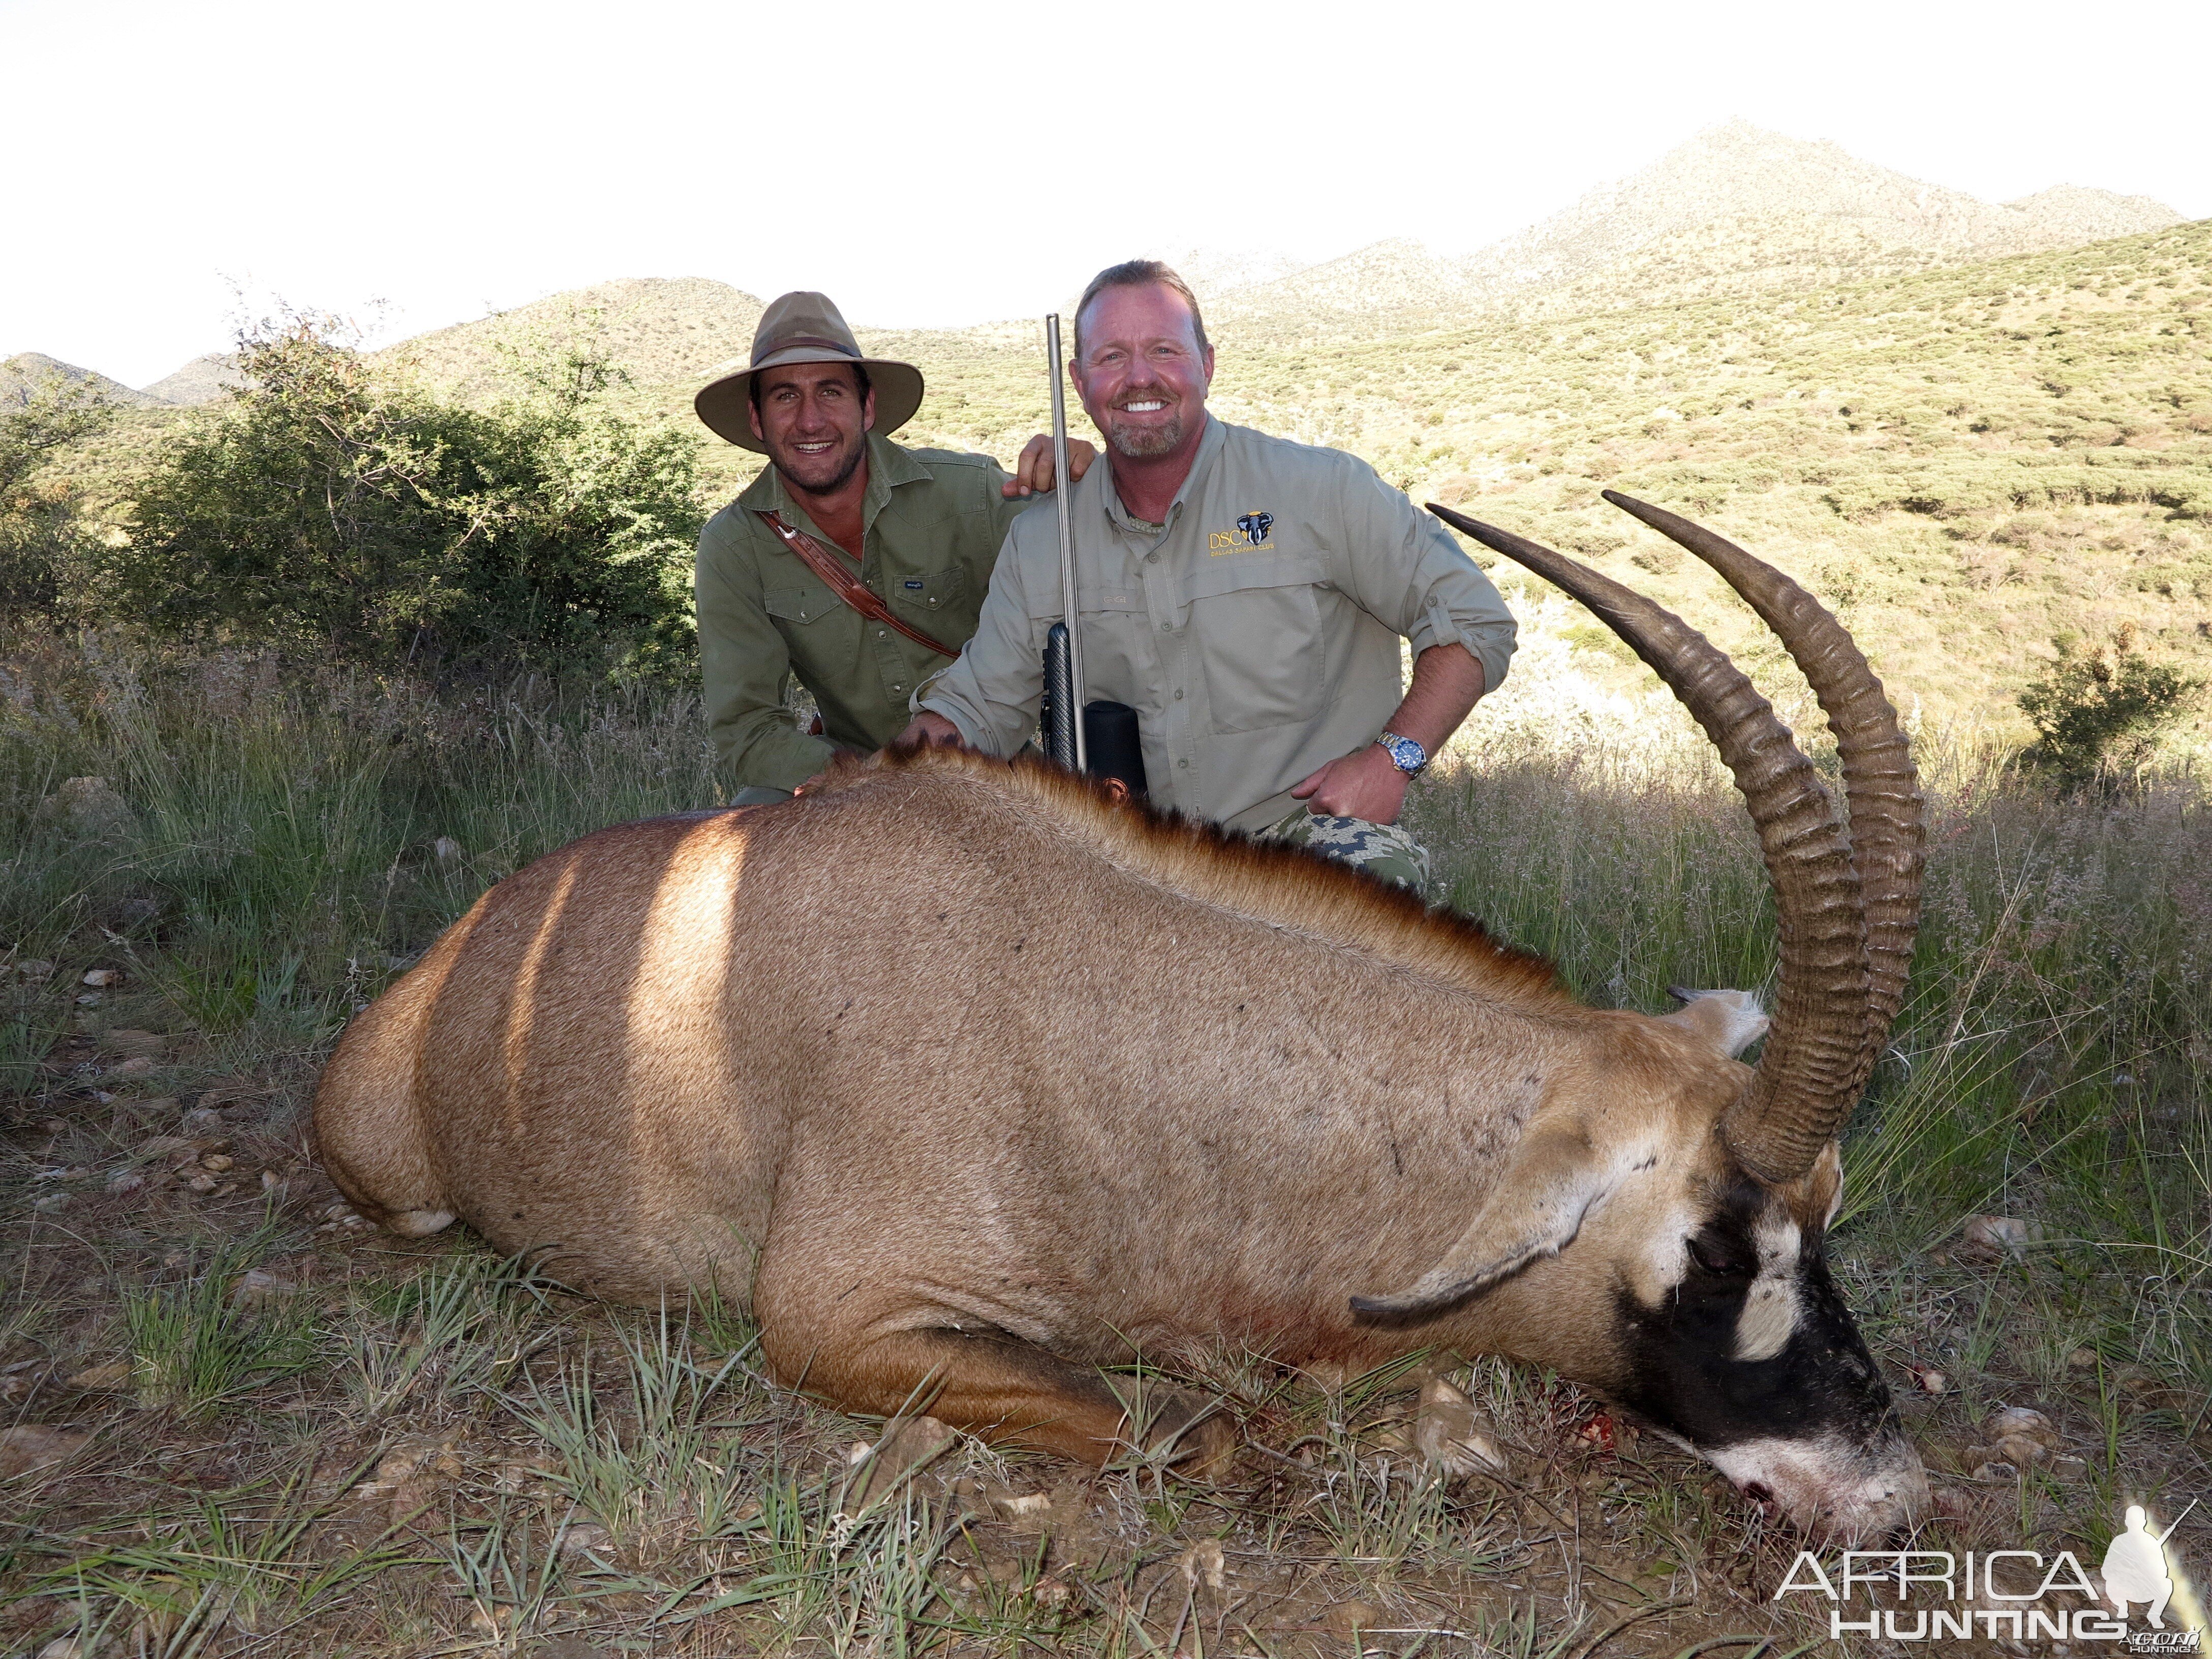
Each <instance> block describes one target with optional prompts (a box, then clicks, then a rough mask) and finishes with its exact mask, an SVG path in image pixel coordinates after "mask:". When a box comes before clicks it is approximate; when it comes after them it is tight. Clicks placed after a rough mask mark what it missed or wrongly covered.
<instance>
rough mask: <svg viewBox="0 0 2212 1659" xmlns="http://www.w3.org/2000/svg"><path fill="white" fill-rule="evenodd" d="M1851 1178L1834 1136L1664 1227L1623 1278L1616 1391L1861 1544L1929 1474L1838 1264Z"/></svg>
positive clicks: (1782, 1504) (1727, 1466) (1913, 1511)
mask: <svg viewBox="0 0 2212 1659" xmlns="http://www.w3.org/2000/svg"><path fill="white" fill-rule="evenodd" d="M1841 1188H1842V1182H1841V1171H1840V1169H1839V1168H1838V1164H1837V1159H1836V1156H1835V1150H1834V1147H1833V1146H1830V1147H1829V1149H1828V1151H1827V1152H1826V1153H1824V1154H1823V1156H1822V1158H1821V1161H1820V1164H1818V1165H1816V1166H1815V1168H1814V1170H1813V1171H1812V1172H1811V1174H1810V1175H1809V1176H1808V1177H1807V1178H1806V1179H1805V1180H1804V1181H1802V1182H1793V1183H1791V1185H1790V1187H1789V1188H1783V1189H1780V1190H1777V1189H1775V1188H1769V1187H1766V1186H1764V1185H1762V1184H1760V1183H1759V1182H1756V1181H1754V1180H1753V1179H1752V1178H1751V1177H1750V1176H1747V1175H1744V1174H1742V1173H1741V1171H1740V1170H1730V1171H1729V1172H1728V1174H1727V1175H1726V1176H1723V1178H1721V1179H1719V1180H1717V1181H1716V1182H1711V1184H1710V1185H1709V1186H1708V1187H1707V1188H1706V1191H1705V1195H1704V1198H1703V1201H1702V1202H1700V1203H1699V1204H1698V1205H1696V1206H1693V1207H1692V1209H1691V1210H1690V1211H1689V1212H1688V1213H1687V1215H1686V1216H1684V1217H1683V1218H1681V1222H1686V1223H1687V1224H1688V1225H1681V1222H1678V1225H1676V1226H1675V1227H1674V1228H1673V1229H1671V1230H1667V1231H1662V1232H1655V1234H1654V1236H1652V1237H1651V1238H1650V1243H1648V1245H1647V1246H1646V1248H1645V1250H1644V1261H1642V1262H1641V1263H1640V1264H1639V1266H1640V1268H1641V1271H1640V1272H1638V1273H1633V1274H1630V1275H1625V1276H1624V1278H1623V1279H1622V1280H1621V1281H1618V1282H1617V1283H1616V1286H1615V1290H1614V1294H1613V1325H1614V1335H1615V1341H1616V1343H1617V1350H1616V1351H1617V1353H1618V1364H1619V1370H1618V1371H1617V1372H1616V1374H1615V1375H1616V1378H1617V1380H1616V1381H1615V1382H1614V1383H1613V1387H1612V1389H1610V1392H1611V1393H1612V1394H1613V1397H1614V1398H1615V1399H1617V1400H1618V1401H1620V1403H1621V1404H1623V1405H1625V1406H1626V1407H1630V1408H1632V1410H1634V1411H1636V1412H1637V1413H1639V1414H1640V1415H1642V1416H1643V1417H1644V1418H1646V1419H1649V1420H1650V1422H1651V1423H1652V1424H1653V1425H1656V1427H1657V1428H1658V1429H1659V1430H1660V1431H1662V1433H1664V1434H1665V1435H1666V1436H1667V1437H1668V1438H1670V1439H1673V1440H1674V1441H1676V1442H1677V1443H1680V1444H1682V1445H1685V1446H1686V1447H1688V1448H1689V1449H1692V1450H1694V1451H1696V1452H1697V1453H1698V1454H1699V1455H1700V1456H1702V1457H1704V1458H1705V1460H1706V1461H1707V1462H1710V1463H1711V1464H1712V1465H1713V1466H1714V1467H1715V1468H1718V1469H1719V1470H1720V1471H1721V1473H1722V1474H1725V1475H1727V1476H1728V1477H1729V1480H1733V1481H1734V1482H1735V1484H1736V1486H1738V1487H1739V1488H1741V1490H1742V1491H1743V1492H1744V1493H1745V1494H1746V1495H1747V1496H1748V1497H1750V1498H1754V1499H1756V1500H1758V1501H1759V1503H1761V1504H1764V1505H1765V1506H1766V1507H1767V1508H1768V1509H1769V1510H1774V1511H1778V1512H1779V1513H1781V1514H1784V1515H1786V1516H1789V1517H1790V1520H1791V1521H1792V1522H1795V1523H1796V1525H1798V1526H1799V1527H1801V1528H1803V1529H1804V1530H1806V1531H1807V1532H1808V1533H1810V1534H1813V1535H1814V1537H1816V1538H1819V1539H1821V1540H1824V1541H1827V1540H1834V1541H1845V1542H1857V1541H1863V1540H1879V1539H1881V1537H1883V1536H1885V1535H1887V1534H1889V1533H1891V1532H1893V1531H1894V1530H1896V1529H1897V1528H1899V1527H1901V1526H1903V1525H1905V1524H1906V1523H1908V1522H1910V1521H1911V1519H1912V1518H1913V1517H1914V1516H1916V1515H1917V1513H1918V1512H1919V1511H1920V1510H1922V1509H1923V1508H1924V1507H1925V1505H1926V1504H1927V1501H1928V1478H1927V1475H1926V1474H1925V1473H1924V1472H1923V1470H1922V1468H1921V1465H1920V1459H1919V1456H1918V1455H1917V1453H1916V1452H1915V1451H1914V1450H1913V1449H1912V1446H1911V1442H1910V1441H1908V1440H1907V1439H1906V1438H1905V1432H1904V1430H1903V1427H1902V1425H1900V1424H1899V1420H1898V1416H1897V1411H1896V1407H1895V1406H1894V1405H1893V1402H1892V1401H1891V1399H1890V1394H1889V1389H1888V1388H1887V1385H1886V1384H1885V1383H1883V1382H1882V1380H1881V1374H1880V1373H1879V1371H1877V1370H1876V1369H1875V1363H1874V1359H1873V1357H1872V1356H1871V1355H1870V1354H1869V1352H1867V1346H1866V1343H1865V1341H1864V1340H1863V1339H1862V1338H1861V1336H1860V1335H1859V1331H1858V1327H1857V1324H1856V1323H1854V1322H1853V1321H1852V1319H1851V1316H1850V1310H1848V1309H1847V1308H1846V1307H1845V1306H1844V1300H1843V1297H1842V1296H1841V1294H1840V1293H1839V1292H1838V1290H1837V1288H1836V1283H1835V1279H1834V1278H1833V1277H1832V1275H1831V1274H1830V1273H1829V1271H1828V1264H1827V1261H1826V1255H1825V1253H1824V1250H1823V1248H1822V1246H1823V1242H1824V1238H1825V1235H1826V1230H1827V1224H1828V1221H1829V1219H1830V1218H1832V1215H1833V1213H1834V1210H1835V1204H1836V1200H1837V1199H1838V1196H1839V1195H1840V1193H1841ZM1632 1280H1633V1281H1640V1282H1630V1281H1632Z"/></svg>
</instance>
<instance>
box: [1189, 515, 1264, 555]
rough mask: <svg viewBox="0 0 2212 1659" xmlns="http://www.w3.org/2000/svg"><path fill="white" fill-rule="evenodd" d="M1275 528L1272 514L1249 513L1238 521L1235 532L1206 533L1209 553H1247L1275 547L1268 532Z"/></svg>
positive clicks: (1210, 531)
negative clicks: (1268, 537) (1268, 536)
mask: <svg viewBox="0 0 2212 1659" xmlns="http://www.w3.org/2000/svg"><path fill="white" fill-rule="evenodd" d="M1274 527H1275V515H1274V514H1273V513H1245V514H1243V516H1242V517H1241V518H1239V519H1238V520H1237V528H1236V529H1234V530H1209V531H1208V532H1206V551H1207V552H1209V553H1214V554H1220V553H1246V552H1250V551H1252V550H1254V549H1265V548H1269V547H1273V545H1274V544H1273V542H1271V541H1269V540H1268V539H1267V532H1269V531H1270V530H1273V528H1274Z"/></svg>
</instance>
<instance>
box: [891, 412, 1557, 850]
mask: <svg viewBox="0 0 2212 1659" xmlns="http://www.w3.org/2000/svg"><path fill="white" fill-rule="evenodd" d="M1113 477H1114V474H1113V467H1112V465H1110V463H1109V460H1108V459H1104V458H1102V459H1100V460H1099V462H1098V464H1097V465H1096V466H1094V467H1092V468H1091V471H1089V472H1088V473H1087V474H1086V475H1085V477H1084V478H1083V481H1082V482H1081V483H1078V484H1076V485H1075V486H1074V487H1073V489H1071V490H1070V491H1069V492H1068V520H1069V525H1070V528H1071V530H1072V532H1073V537H1074V544H1075V572H1076V586H1077V589H1078V593H1079V600H1078V605H1079V616H1080V617H1081V623H1082V630H1083V677H1084V694H1085V696H1086V697H1088V698H1091V699H1097V698H1101V697H1108V698H1111V699H1113V700H1114V701H1115V702H1125V703H1127V704H1129V705H1130V706H1131V707H1132V708H1134V709H1135V710H1136V711H1137V725H1138V731H1139V735H1140V737H1141V738H1142V740H1143V744H1144V754H1145V773H1146V783H1147V785H1148V786H1149V788H1150V793H1151V796H1152V801H1153V802H1154V804H1156V805H1162V806H1170V807H1174V808H1176V809H1177V810H1179V811H1184V812H1188V813H1191V814H1193V815H1194V816H1197V817H1206V818H1212V819H1213V820H1214V821H1216V822H1217V823H1226V824H1228V825H1230V826H1231V828H1233V829H1262V828H1264V827H1266V826H1267V825H1268V824H1271V823H1275V822H1276V821H1277V820H1279V819H1280V818H1282V817H1284V816H1285V815H1286V814H1288V813H1289V812H1291V811H1293V810H1295V809H1296V808H1297V805H1298V803H1297V801H1295V800H1293V799H1291V795H1290V793H1289V791H1290V790H1291V787H1292V786H1293V785H1295V784H1297V783H1298V782H1299V781H1302V780H1303V779H1304V778H1305V777H1307V776H1308V775H1310V774H1312V773H1314V772H1316V771H1318V770H1319V769H1321V768H1322V767H1323V766H1325V765H1327V764H1328V763H1329V762H1330V761H1333V760H1334V759H1336V758H1337V757H1340V756H1342V755H1348V754H1351V753H1352V751H1354V750H1357V749H1358V748H1359V747H1360V746H1361V745H1362V744H1368V743H1371V742H1373V741H1374V740H1375V738H1376V734H1377V733H1378V732H1381V731H1382V729H1383V723H1384V722H1385V721H1386V720H1389V718H1390V716H1391V715H1392V714H1395V712H1396V711H1397V708H1398V704H1399V702H1400V701H1401V698H1402V697H1403V696H1404V681H1403V678H1402V676H1401V667H1400V660H1399V647H1398V642H1399V641H1400V640H1401V639H1404V640H1406V641H1408V642H1409V643H1410V644H1411V645H1412V646H1413V651H1414V653H1415V654H1416V655H1418V654H1419V653H1421V652H1423V651H1425V650H1427V649H1428V648H1429V647H1431V646H1432V645H1449V644H1454V643H1457V644H1460V645H1463V646H1465V647H1467V648H1468V650H1469V651H1471V652H1473V653H1474V655H1475V657H1476V658H1477V659H1479V660H1480V662H1481V664H1482V671H1483V682H1484V686H1485V689H1486V690H1493V691H1494V690H1497V689H1498V686H1499V685H1500V684H1502V683H1503V682H1504V678H1505V668H1506V664H1507V663H1508V662H1509V661H1510V660H1511V658H1512V655H1513V643H1514V626H1513V617H1512V614H1511V613H1510V611H1507V610H1506V608H1505V605H1504V600H1502V599H1499V598H1498V590H1497V589H1496V588H1495V587H1493V586H1491V582H1490V579H1489V578H1488V577H1487V576H1486V575H1484V574H1482V572H1481V570H1480V568H1477V566H1476V565H1475V563H1474V561H1473V560H1472V559H1470V558H1468V556H1467V554H1466V553H1465V552H1464V551H1462V550H1461V548H1460V545H1459V544H1458V543H1457V542H1455V541H1454V540H1453V539H1452V536H1451V532H1449V531H1448V530H1446V529H1445V528H1444V526H1443V525H1442V524H1441V523H1440V522H1438V521H1437V519H1436V517H1435V515H1433V514H1432V513H1423V512H1421V511H1419V509H1417V508H1416V507H1414V506H1413V502H1411V501H1408V500H1407V498H1406V496H1405V495H1404V493H1403V492H1402V491H1400V490H1396V489H1391V488H1390V486H1389V485H1388V484H1386V483H1383V480H1382V479H1381V478H1379V477H1376V473H1375V469H1374V468H1373V467H1371V466H1370V465H1367V463H1366V462H1364V461H1363V460H1361V459H1358V457H1357V456H1352V455H1347V454H1345V453H1343V452H1341V451H1340V450H1334V449H1323V448H1317V447H1314V446H1312V445H1310V444H1299V443H1292V442H1291V441H1288V440H1287V439H1283V438H1272V437H1269V436H1268V435H1267V434H1265V433H1263V432H1255V431H1254V430H1252V428H1249V427H1242V426H1231V425H1228V424H1227V423H1225V422H1222V421H1219V420H1216V419H1213V418H1212V417H1211V416H1209V417H1208V419H1207V422H1206V433H1205V435H1204V436H1203V437H1202V438H1201V439H1200V443H1199V448H1198V454H1197V456H1196V457H1195V459H1194V460H1193V461H1192V463H1191V469H1190V476H1189V477H1188V478H1186V479H1185V480H1184V481H1183V486H1182V489H1180V490H1178V491H1177V492H1176V498H1175V502H1174V504H1173V506H1172V507H1170V509H1169V511H1168V522H1167V523H1166V525H1165V526H1159V525H1146V524H1144V523H1141V522H1140V521H1139V520H1136V519H1133V518H1132V517H1131V516H1130V514H1129V513H1128V511H1127V508H1125V507H1123V506H1122V505H1121V498H1120V497H1119V495H1116V494H1115V489H1114V482H1113ZM1058 518H1059V515H1058V513H1056V512H1054V511H1050V510H1048V511H1046V512H1043V513H1038V514H1036V516H1035V517H1033V518H1026V519H1024V520H1021V521H1020V522H1019V523H1018V524H1016V525H1015V526H1014V527H1013V530H1012V532H1011V533H1010V534H1009V535H1008V537H1007V538H1006V550H1005V551H1004V552H1003V553H1001V554H1000V557H999V562H998V567H997V568H996V569H995V570H994V572H993V573H992V576H991V592H990V597H989V599H987V600H986V601H985V603H984V605H983V612H982V616H981V619H980V621H979V623H978V625H977V627H976V629H975V638H974V639H972V640H970V641H969V643H968V648H967V649H966V650H965V651H963V652H962V653H961V654H960V659H959V660H958V661H957V662H955V663H952V664H951V665H949V666H943V667H942V671H940V672H938V673H937V674H936V675H935V677H934V678H933V679H932V681H931V682H930V683H929V684H927V685H926V686H924V687H923V688H922V690H921V692H920V693H919V694H918V696H917V699H916V706H917V707H920V708H929V709H933V710H934V711H935V712H936V713H938V714H942V715H944V716H945V718H946V719H947V720H951V722H952V723H953V725H955V726H957V727H959V728H960V735H961V736H962V737H963V738H965V739H966V740H967V741H968V742H969V744H973V745H974V746H975V747H976V748H978V749H981V750H984V751H985V752H987V753H989V754H994V755H1010V754H1012V753H1013V752H1014V750H1017V749H1018V748H1020V747H1021V745H1022V744H1023V743H1024V741H1025V740H1026V739H1027V738H1028V737H1029V734H1030V731H1031V730H1032V729H1033V728H1034V727H1035V726H1036V718H1037V701H1038V696H1039V694H1040V692H1041V691H1042V678H1043V671H1042V652H1043V648H1044V636H1045V630H1046V629H1048V628H1049V627H1051V625H1052V624H1053V623H1054V622H1056V621H1057V620H1059V618H1060V614H1061V611H1060V526H1059V522H1058Z"/></svg>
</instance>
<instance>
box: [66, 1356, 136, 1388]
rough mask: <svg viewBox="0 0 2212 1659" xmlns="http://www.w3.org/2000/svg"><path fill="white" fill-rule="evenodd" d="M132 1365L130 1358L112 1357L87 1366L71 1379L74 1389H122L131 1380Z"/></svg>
mask: <svg viewBox="0 0 2212 1659" xmlns="http://www.w3.org/2000/svg"><path fill="white" fill-rule="evenodd" d="M130 1381H131V1362H130V1361H129V1360H128V1359H110V1360H106V1361H105V1362H103V1363H102V1364H97V1365H89V1366H87V1367H86V1368H85V1369H84V1370H81V1371H79V1372H78V1373H77V1374H76V1376H72V1377H71V1378H70V1380H69V1385H70V1387H71V1388H72V1389H85V1390H87V1391H88V1392H89V1391H92V1390H94V1389H120V1388H124V1387H126V1386H128V1384H129V1383H130Z"/></svg>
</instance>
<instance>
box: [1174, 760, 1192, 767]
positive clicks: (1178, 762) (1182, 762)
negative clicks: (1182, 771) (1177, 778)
mask: <svg viewBox="0 0 2212 1659" xmlns="http://www.w3.org/2000/svg"><path fill="white" fill-rule="evenodd" d="M1189 764H1190V763H1189V762H1188V761H1187V760H1179V761H1177V762H1176V765H1177V766H1188V765H1189Z"/></svg>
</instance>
